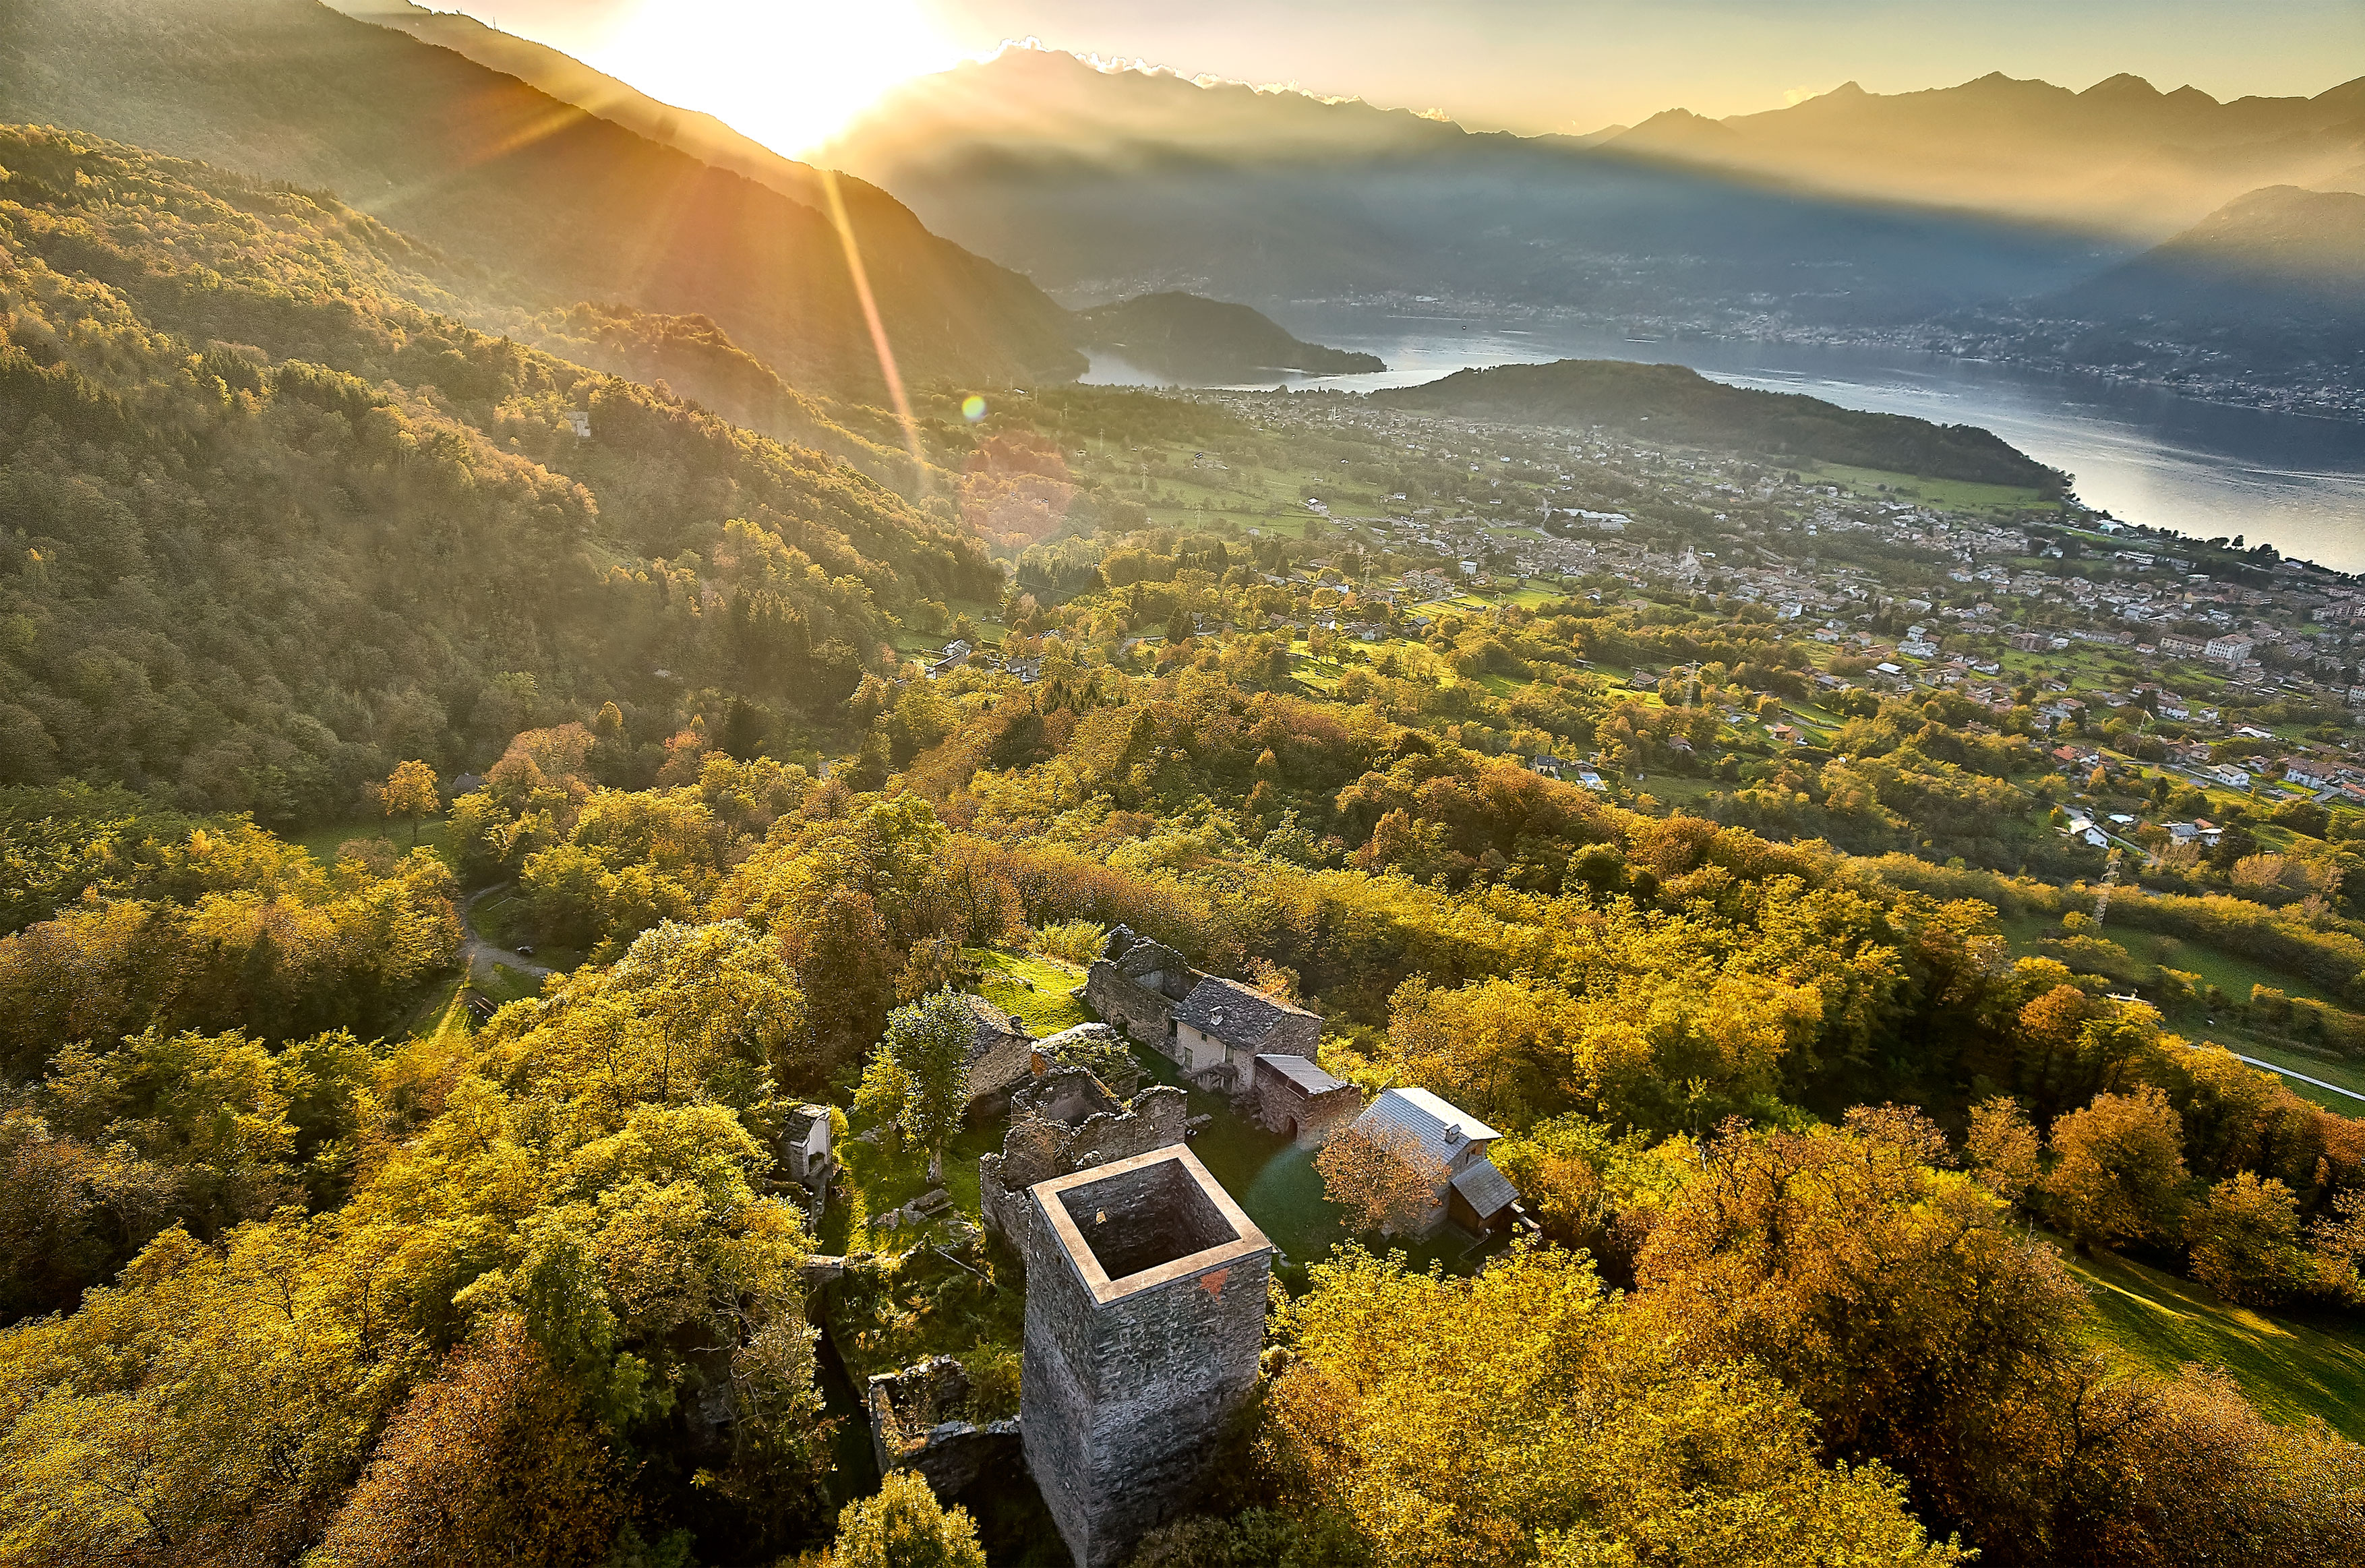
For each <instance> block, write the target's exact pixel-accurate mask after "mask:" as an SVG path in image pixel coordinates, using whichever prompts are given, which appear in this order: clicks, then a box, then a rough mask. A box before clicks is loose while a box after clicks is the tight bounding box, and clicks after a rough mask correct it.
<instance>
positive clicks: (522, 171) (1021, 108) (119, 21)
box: [0, 0, 2365, 466]
mask: <svg viewBox="0 0 2365 1568" xmlns="http://www.w3.org/2000/svg"><path fill="white" fill-rule="evenodd" d="M339 5H340V6H341V7H342V9H343V10H345V11H347V12H349V13H351V15H350V16H340V15H338V14H337V13H336V12H335V11H332V10H330V9H328V8H327V7H325V6H320V5H318V4H315V3H313V0H206V3H199V0H140V3H135V0H85V3H76V4H69V3H67V0H21V3H20V4H18V5H16V6H10V7H9V8H8V12H7V15H6V17H0V97H5V99H6V102H7V104H8V105H9V106H10V108H9V110H8V113H9V116H10V118H23V119H29V120H33V121H36V122H39V121H50V122H54V123H57V124H60V125H64V126H73V127H80V128H84V129H90V130H93V131H95V132H97V133H100V134H103V135H107V136H113V137H118V138H121V139H124V140H129V141H134V142H137V143H139V144H140V145H144V146H151V147H155V148H158V149H160V150H163V151H171V152H175V153H180V154H184V155H188V156H194V157H199V158H204V159H207V160H208V161H211V162H217V163H219V164H222V165H224V166H227V167H233V168H241V169H246V170H252V171H253V172H256V173H259V174H265V175H268V176H272V177H275V178H280V179H285V180H288V181H292V182H295V183H297V184H298V185H318V186H326V187H329V188H331V189H333V190H335V191H336V192H337V194H338V195H339V196H341V197H342V198H343V199H346V200H348V201H350V202H352V203H353V205H355V206H356V207H360V208H361V209H363V210H364V211H366V212H369V213H370V214H372V215H373V216H375V217H378V218H383V219H385V220H386V221H387V222H389V223H392V224H394V225H395V226H396V227H398V228H399V229H401V230H405V231H406V232H409V233H411V234H414V235H417V236H419V237H420V238H421V239H424V240H426V241H430V242H431V243H432V244H434V245H436V246H437V247H439V248H440V249H441V250H443V252H445V253H446V254H447V256H448V257H450V258H451V259H452V260H454V262H457V263H464V264H465V266H466V267H467V268H469V269H471V273H470V275H472V276H473V277H475V278H476V280H477V282H476V284H475V285H473V286H472V287H471V289H470V291H469V292H470V294H471V300H470V301H469V302H468V303H471V304H473V305H474V306H476V307H477V308H479V312H480V313H479V315H478V317H477V318H476V319H484V320H488V321H491V320H496V319H498V320H499V324H500V325H501V326H502V329H503V330H509V329H510V320H511V318H514V320H515V322H516V324H517V326H518V330H520V332H521V335H523V336H526V337H528V338H529V339H532V340H533V341H542V340H541V339H540V338H538V337H537V336H536V333H537V332H540V331H543V330H555V329H553V323H554V321H555V317H553V316H552V312H554V311H556V312H562V313H563V312H566V311H574V312H575V314H574V315H573V316H572V317H571V318H569V321H570V322H571V324H570V325H568V326H566V328H565V330H563V331H561V332H560V333H559V339H562V340H563V342H562V341H558V340H553V341H552V342H551V346H553V347H555V348H558V349H559V351H560V352H563V353H570V354H572V355H574V356H575V357H577V358H579V359H582V360H584V361H585V362H586V363H593V364H601V365H603V366H604V367H608V368H615V369H619V370H623V371H626V372H628V373H630V374H633V375H639V376H641V377H644V378H651V379H654V378H659V377H671V378H673V379H675V380H677V381H678V383H680V384H681V385H683V386H685V388H686V389H688V390H690V391H691V392H692V393H693V394H694V395H696V396H699V397H701V398H709V399H711V400H715V401H716V402H717V404H718V406H722V407H727V408H730V409H732V410H733V411H734V417H737V418H742V419H744V420H747V421H748V422H750V423H752V424H755V425H756V426H757V427H758V428H763V429H767V430H769V431H773V432H774V433H781V434H790V435H798V434H801V433H805V432H817V436H816V438H817V439H821V438H827V439H835V435H836V433H837V431H838V424H839V422H840V421H837V420H832V419H820V420H816V419H813V418H812V417H809V416H810V410H809V409H799V408H798V407H797V406H796V403H795V401H794V399H793V396H792V395H791V394H790V393H789V392H788V386H789V385H790V384H793V385H794V386H796V387H797V388H798V389H799V390H800V391H802V392H807V393H813V394H833V393H843V394H846V395H847V396H850V397H855V398H865V399H876V398H877V397H878V395H879V393H880V381H879V376H878V373H877V366H876V360H875V355H874V353H873V350H872V346H871V343H870V341H869V335H868V333H867V331H866V330H864V328H863V326H862V318H861V312H860V309H859V306H858V302H857V299H856V298H855V296H854V291H853V288H852V285H851V281H850V277H849V274H848V273H847V271H846V264H845V261H844V252H843V246H842V242H841V240H840V236H839V235H838V233H837V231H836V230H835V228H834V226H833V224H832V222H831V219H830V217H829V207H830V202H829V195H828V190H827V187H826V185H824V178H823V176H822V174H820V172H819V169H818V168H817V167H816V166H815V164H810V163H803V162H796V161H794V160H791V159H788V158H784V157H781V156H780V155H779V154H777V153H775V152H773V151H770V150H768V149H767V148H765V147H763V146H762V145H760V144H759V143H757V142H755V141H753V140H750V139H748V138H746V137H745V136H743V135H741V134H740V133H738V132H737V131H735V130H734V129H732V128H731V127H729V126H728V125H725V124H724V123H723V122H722V121H721V120H718V119H716V118H713V117H712V116H709V115H703V114H699V113H695V112H692V111H688V110H684V109H680V108H678V107H675V106H669V105H666V104H662V103H659V102H657V101H656V100H655V99H652V98H649V97H648V96H646V95H644V94H641V93H639V92H636V91H635V90H633V89H632V88H631V87H629V86H626V85H625V84H622V83H620V82H618V81H616V80H615V79H613V78H611V77H609V76H606V75H604V74H602V73H599V72H597V71H594V70H592V69H591V68H589V67H588V66H585V65H583V64H582V63H581V62H577V61H574V60H571V59H569V58H568V57H567V56H566V55H564V54H561V53H559V52H557V51H556V50H551V49H548V48H545V47H544V46H542V45H539V44H535V43H532V42H529V41H527V40H524V39H517V38H514V37H511V36H510V35H508V34H504V33H501V32H499V31H496V30H495V29H493V28H488V27H486V26H484V25H483V24H481V23H478V22H476V21H474V20H472V19H470V18H467V17H458V16H447V15H440V14H437V13H433V12H429V11H426V10H423V9H421V8H420V7H418V6H413V5H410V4H409V0H339ZM357 18H364V19H365V21H366V23H378V24H383V25H381V26H372V25H365V21H364V19H357ZM406 35H407V36H406ZM817 162H819V163H821V164H823V165H828V166H836V167H842V168H844V169H846V170H847V171H849V172H850V173H851V174H853V175H855V176H857V177H855V178H850V179H842V180H840V181H839V182H838V191H839V194H840V196H841V198H842V200H843V202H844V206H845V210H846V213H847V215H848V219H849V225H850V227H851V229H852V230H853V231H854V234H855V237H856V238H857V241H858V242H859V244H860V246H861V250H862V253H863V254H864V256H865V257H866V259H867V263H868V267H869V276H870V281H871V283H872V285H873V286H874V288H875V289H876V291H877V295H878V297H879V303H880V311H881V315H882V318H883V319H884V322H885V327H886V330H887V333H888V336H889V339H890V341H891V342H892V343H893V344H894V345H895V346H896V348H897V350H898V352H899V353H900V354H901V356H902V361H903V364H904V366H905V368H906V370H907V371H908V372H909V373H911V374H913V375H917V376H920V377H922V378H926V377H930V376H947V377H953V378H957V379H969V380H975V381H980V382H996V381H1029V380H1046V379H1050V380H1056V379H1061V378H1064V377H1066V376H1068V375H1072V374H1074V373H1076V372H1077V371H1078V370H1080V369H1081V368H1082V363H1083V361H1082V356H1081V355H1080V354H1079V353H1077V352H1076V345H1077V344H1079V343H1082V342H1090V341H1094V334H1095V332H1098V333H1099V335H1100V337H1102V338H1105V337H1106V335H1107V334H1106V331H1105V330H1104V329H1101V328H1094V327H1093V326H1091V325H1089V324H1086V323H1082V322H1079V321H1078V320H1076V319H1074V318H1073V317H1071V316H1070V314H1069V312H1068V311H1066V310H1064V309H1062V308H1060V306H1059V304H1055V303H1054V301H1053V298H1052V297H1047V294H1048V296H1056V297H1058V298H1059V300H1060V301H1062V302H1064V303H1065V304H1067V305H1071V306H1085V307H1090V306H1094V305H1098V304H1101V303H1104V302H1106V301H1110V300H1115V299H1122V298H1126V297H1134V296H1138V295H1141V294H1144V293H1149V292H1172V291H1189V292H1192V293H1195V294H1199V295H1206V296H1214V297H1219V298H1225V299H1232V300H1245V301H1255V302H1258V303H1261V304H1264V305H1266V306H1267V307H1268V308H1272V307H1273V306H1274V305H1275V304H1276V303H1277V302H1283V301H1286V300H1290V299H1293V298H1305V297H1327V298H1339V297H1372V296H1393V297H1397V298H1399V299H1419V298H1440V299H1443V300H1446V301H1451V302H1453V303H1455V304H1457V305H1466V306H1477V307H1485V306H1488V305H1513V306H1538V307H1548V308H1566V309H1572V310H1575V311H1577V312H1579V313H1581V314H1588V315H1591V316H1594V317H1597V318H1600V319H1607V320H1610V321H1620V320H1623V321H1630V322H1642V323H1648V324H1651V325H1652V326H1653V329H1654V330H1656V329H1674V330H1705V331H1743V332H1774V333H1781V332H1786V331H1792V332H1806V333H1810V334H1828V333H1833V332H1838V333H1870V334H1873V335H1879V334H1883V333H1922V334H1925V335H1926V334H1927V333H1928V332H1929V331H1931V330H1939V331H1943V332H1952V333H1954V334H1955V335H1956V339H1957V340H1958V341H1959V342H1965V343H1968V344H1972V345H1975V346H1974V348H1973V351H1972V352H1978V353H1990V354H2004V355H2015V354H2017V355H2023V356H2025V357H2028V358H2031V359H2035V360H2042V361H2044V362H2046V363H2049V364H2090V365H2097V366H2103V367H2111V368H2117V369H2122V370H2129V371H2133V372H2135V373H2137V374H2145V375H2153V374H2158V375H2169V376H2171V377H2172V376H2174V375H2183V374H2189V373H2191V370H2192V368H2193V367H2194V366H2196V365H2201V366H2210V365H2215V366H2220V367H2231V370H2232V373H2233V374H2236V375H2243V376H2251V377H2266V378H2272V377H2274V376H2277V375H2281V376H2284V377H2286V378H2289V377H2291V376H2293V375H2298V376H2302V377H2305V376H2314V377H2315V378H2316V379H2317V380H2319V381H2330V382H2337V381H2339V380H2340V379H2342V378H2344V377H2349V378H2353V375H2354V372H2355V371H2356V369H2357V365H2356V363H2355V362H2356V361H2357V359H2358V356H2359V354H2360V353H2365V307H2360V304H2359V300H2360V297H2365V287H2360V280H2365V247H2360V246H2359V245H2357V244H2355V243H2353V242H2351V236H2352V235H2353V232H2354V223H2355V220H2354V218H2353V216H2351V215H2353V212H2354V209H2355V207H2356V204H2357V203H2358V202H2359V201H2360V200H2365V197H2360V196H2357V195H2355V194H2354V192H2353V191H2351V190H2349V189H2348V187H2354V186H2359V185H2365V79H2360V80H2359V81H2357V82H2352V83H2349V84H2346V85H2344V86H2341V87H2337V88H2334V89H2332V90H2330V91H2328V92H2326V93H2322V94H2319V95H2315V97H2312V98H2280V99H2263V98H2246V99H2242V100H2238V101H2236V102H2234V103H2225V104H2221V103H2218V102H2216V101H2215V100H2214V99H2212V98H2210V97H2209V96H2207V95H2204V94H2202V93H2199V92H2196V91H2194V90H2192V89H2190V88H2183V89H2179V90H2178V91H2175V92H2171V93H2161V92H2158V91H2157V90H2155V89H2154V88H2152V87H2151V86H2150V85H2149V84H2145V83H2143V82H2140V81H2138V80H2136V79H2135V78H2133V77H2116V78H2113V79H2112V80H2110V81H2108V82H2104V83H2102V84H2097V85H2096V86H2094V87H2091V88H2089V89H2087V90H2086V91H2084V92H2082V93H2072V92H2069V91H2068V90H2067V89H2064V88H2060V87H2056V86H2052V85H2049V84H2045V83H2034V82H2017V81H2012V80H2010V79H2007V78H2003V77H2001V76H1990V77H1986V78H1982V79H1980V80H1979V81H1977V82H1972V83H1967V84H1963V85H1961V86H1958V87H1950V88H1945V89H1938V90H1933V91H1930V92H1923V93H1911V94H1902V95H1886V96H1884V95H1873V94H1867V93H1865V92H1863V91H1862V90H1861V89H1858V88H1856V87H1855V86H1854V84H1850V85H1848V86H1846V87H1843V88H1841V89H1838V90H1836V91H1834V92H1832V93H1829V94H1825V95H1822V96H1821V97H1817V98H1813V99H1810V100H1809V101H1807V102H1805V103H1802V104H1799V105H1798V106H1794V107H1792V108H1788V109H1783V110H1777V111H1774V112H1772V113H1768V114H1761V115H1748V116H1738V117H1734V118H1730V119H1726V120H1718V121H1711V120H1707V119H1703V118H1699V117H1697V116H1692V115H1689V114H1687V113H1685V112H1683V111H1681V110H1671V111H1669V112H1667V113H1665V114H1662V115H1659V116H1656V117H1654V118H1652V119H1650V120H1648V121H1646V122H1644V123H1643V124H1642V125H1641V126H1638V127H1634V128H1631V129H1625V128H1611V129H1609V130H1608V131H1606V132H1603V133H1600V134H1598V135H1596V136H1593V137H1531V138H1521V137H1517V136H1512V135H1508V134H1500V133H1474V132H1471V131H1468V130H1465V129H1463V128H1462V127H1460V126H1457V125H1454V124H1452V123H1451V122H1449V121H1444V120H1440V119H1437V118H1426V117H1422V116H1418V115H1414V114H1411V113H1408V112H1406V111H1402V110H1382V109H1378V108H1375V107H1373V106H1370V105H1368V104H1363V103H1361V102H1357V101H1352V100H1349V101H1344V102H1332V101H1325V100H1320V99H1317V98H1313V97H1310V96H1307V95H1304V94H1299V93H1295V92H1286V91H1266V90H1259V89H1252V88H1250V87H1247V86H1243V85H1239V84H1226V83H1202V82H1194V81H1190V80H1185V79H1182V78H1179V77H1176V76H1173V75H1171V73H1155V72H1145V71H1141V70H1122V71H1119V70H1104V69H1102V68H1100V67H1097V66H1095V65H1093V64H1092V63H1089V62H1084V61H1081V60H1078V59H1076V58H1075V57H1073V56H1071V55H1067V54H1063V53H1059V52H1056V51H1050V50H1032V49H1011V50H1004V51H1003V53H1002V54H1001V55H999V56H997V57H996V58H995V59H993V60H992V61H988V62H981V63H976V64H970V65H964V66H962V67H959V68H958V69H956V70H954V71H952V72H949V73H942V74H939V75H935V76H929V77H924V78H921V79H918V80H915V81H913V82H911V83H908V84H905V85H904V86H903V87H902V88H900V89H898V90H897V91H896V92H895V93H893V94H891V95H889V96H888V97H887V98H886V99H885V100H883V101H882V102H881V103H880V105H879V106H877V107H876V108H875V109H874V110H873V111H872V112H871V113H870V114H869V115H867V116H865V117H864V118H862V119H861V120H860V121H858V122H857V124H856V125H854V126H853V127H852V128H850V129H849V130H848V131H847V132H846V135H845V136H844V137H842V138H841V139H840V140H838V141H837V142H836V143H835V144H834V145H833V146H831V147H829V148H828V149H826V150H824V153H823V154H822V155H821V157H820V158H819V159H818V160H817ZM890 193H892V194H890ZM907 203H908V204H909V205H908V206H907V205H906V204H907ZM2155 247H2156V248H2155ZM592 301H597V302H600V308H599V309H598V310H597V311H594V312H591V313H589V314H588V315H587V314H586V313H585V312H584V311H583V310H582V309H580V308H579V307H581V306H583V305H584V304H586V303H587V302H592ZM619 308H621V313H620V311H619ZM487 310H489V311H494V312H496V315H494V316H486V315H483V314H482V312H483V311H487ZM501 311H507V312H509V313H510V316H507V317H504V316H499V312H501ZM1282 314H1283V316H1284V317H1285V316H1286V314H1287V311H1286V309H1285V308H1284V309H1283V311H1282ZM533 323H540V326H535V325H533ZM587 331H588V332H589V334H590V335H589V336H588V337H587V336H585V335H584V334H585V333H586V332H587ZM1283 337H1286V334H1285V333H1284V334H1283ZM718 339H719V340H720V341H722V342H725V343H727V344H728V345H730V353H720V352H719V351H717V350H716V349H715V347H714V343H715V342H716V341H717V340H718ZM1293 341H1294V340H1293ZM1306 346H1308V347H1310V346H1311V345H1306ZM1259 352H1260V353H1262V351H1259ZM732 354H738V355H739V356H740V359H744V360H747V361H748V364H741V363H739V362H738V361H737V360H734V359H733V358H732V357H731V355H732ZM1258 357H1259V355H1258V354H1250V359H1255V358H1258ZM1262 357H1266V358H1270V357H1272V355H1271V354H1270V353H1262ZM1301 357H1302V356H1301ZM749 364H753V365H755V366H756V371H757V372H760V374H757V373H756V372H751V371H750V369H749ZM1238 368H1239V370H1240V371H1241V372H1242V373H1245V372H1246V371H1247V370H1248V369H1249V368H1250V366H1249V364H1248V362H1247V361H1245V360H1244V361H1242V363H1241V364H1240V366H1239V367H1238ZM767 378H769V381H770V382H771V383H772V384H773V385H770V386H767V385H764V383H765V382H766V380H767ZM783 378H785V379H783ZM842 455H844V454H842ZM850 455H856V456H857V457H858V456H859V454H850ZM873 466H875V465H873Z"/></svg>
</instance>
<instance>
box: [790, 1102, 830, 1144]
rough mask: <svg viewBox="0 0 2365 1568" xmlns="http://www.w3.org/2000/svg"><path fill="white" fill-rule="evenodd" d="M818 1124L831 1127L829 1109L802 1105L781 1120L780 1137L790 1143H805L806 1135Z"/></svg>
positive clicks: (821, 1106) (820, 1106) (824, 1106)
mask: <svg viewBox="0 0 2365 1568" xmlns="http://www.w3.org/2000/svg"><path fill="white" fill-rule="evenodd" d="M816 1123H818V1124H820V1125H821V1126H829V1107H828V1106H826V1105H800V1106H798V1107H797V1108H796V1109H795V1110H793V1111H790V1113H789V1114H787V1115H785V1116H783V1117H781V1118H780V1137H781V1138H782V1139H783V1140H784V1141H786V1142H789V1143H802V1142H804V1141H805V1135H806V1134H808V1133H810V1132H812V1131H813V1126H814V1124H816Z"/></svg>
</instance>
